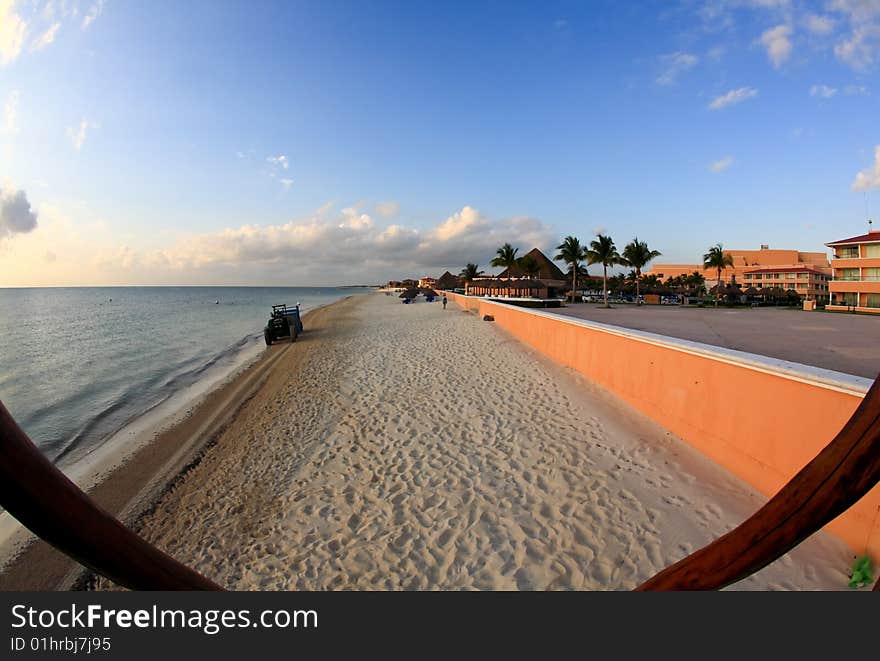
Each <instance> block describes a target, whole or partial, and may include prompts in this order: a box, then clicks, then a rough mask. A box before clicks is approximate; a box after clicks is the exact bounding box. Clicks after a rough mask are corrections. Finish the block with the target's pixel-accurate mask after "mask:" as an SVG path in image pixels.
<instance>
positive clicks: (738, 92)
mask: <svg viewBox="0 0 880 661" xmlns="http://www.w3.org/2000/svg"><path fill="white" fill-rule="evenodd" d="M755 96H758V90H756V89H755V88H754V87H740V88H739V89H735V90H730V91H729V92H728V93H727V94H722V95H721V96H718V97H715V98H714V99H713V100H712V103H710V104H709V110H721V109H722V108H726V107H727V106H732V105H735V104H737V103H742V102H743V101H746V100H748V99H751V98H752V97H755Z"/></svg>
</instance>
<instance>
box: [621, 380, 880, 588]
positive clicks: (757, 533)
mask: <svg viewBox="0 0 880 661" xmlns="http://www.w3.org/2000/svg"><path fill="white" fill-rule="evenodd" d="M878 481H880V377H878V378H877V379H875V380H874V384H873V385H872V386H871V389H870V390H869V391H868V394H867V395H865V398H864V399H863V400H862V403H861V404H859V407H858V408H857V409H856V411H855V413H853V415H852V417H851V418H850V419H849V421H848V422H847V423H846V425H844V427H843V429H842V430H840V432H839V433H838V434H837V436H835V437H834V439H833V440H832V441H831V442H830V443H829V444H828V445H827V446H826V447H825V449H823V450H822V451H821V452H820V453H819V454H818V455H816V457H815V458H814V459H813V460H812V461H810V462H809V463H808V464H807V465H806V466H804V468H803V469H801V471H800V472H799V473H798V474H797V475H795V476H794V477H793V478H792V479H791V480H790V481H789V482H788V484H786V485H785V486H784V487H782V489H781V490H780V491H779V493H777V494H776V495H775V496H774V497H773V498H772V499H770V501H769V502H768V503H767V504H766V505H764V507H762V508H761V509H760V510H758V511H757V512H756V513H755V514H753V515H752V516H751V517H749V518H748V519H746V520H745V521H744V522H743V523H742V524H740V525H739V526H738V527H736V528H735V529H733V530H731V531H730V532H729V533H727V534H726V535H724V536H723V537H719V538H718V539H717V540H715V541H714V542H712V543H711V544H709V545H708V546H706V547H704V548H702V549H700V550H699V551H696V552H695V553H692V554H691V555H689V556H688V557H686V558H684V559H683V560H680V561H678V562H676V563H675V564H674V565H672V566H670V567H667V568H666V569H664V570H663V571H661V572H660V573H658V574H657V575H656V576H654V577H653V578H650V579H649V580H647V581H646V582H645V583H643V584H642V585H640V586H639V587H638V588H636V590H717V589H720V588H723V587H724V586H726V585H730V584H731V583H735V582H736V581H739V580H741V579H743V578H745V577H746V576H749V575H751V574H754V573H755V572H756V571H758V570H760V569H762V568H763V567H765V566H766V565H768V564H770V563H771V562H773V561H774V560H776V559H777V558H779V557H780V556H782V555H783V554H785V553H787V552H788V551H789V550H791V549H792V548H794V547H795V546H797V545H798V544H799V543H800V542H802V541H803V540H804V539H806V538H807V537H809V536H810V535H811V534H813V533H814V532H816V531H817V530H819V529H820V528H821V527H822V526H824V525H825V524H827V523H828V522H830V521H831V520H833V519H834V518H835V517H837V516H838V515H839V514H841V513H843V512H845V511H846V510H847V509H849V507H851V506H852V505H853V504H854V503H856V502H858V500H859V499H860V498H861V497H862V496H864V495H865V494H866V493H868V491H870V490H871V489H872V488H873V487H874V485H876V484H877V482H878Z"/></svg>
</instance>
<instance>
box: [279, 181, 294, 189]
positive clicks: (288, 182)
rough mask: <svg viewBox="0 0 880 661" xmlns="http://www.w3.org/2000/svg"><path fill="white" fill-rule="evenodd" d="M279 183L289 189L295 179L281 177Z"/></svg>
mask: <svg viewBox="0 0 880 661" xmlns="http://www.w3.org/2000/svg"><path fill="white" fill-rule="evenodd" d="M278 183H279V184H281V185H282V186H284V190H285V191H289V190H290V187H291V186H293V179H279V180H278Z"/></svg>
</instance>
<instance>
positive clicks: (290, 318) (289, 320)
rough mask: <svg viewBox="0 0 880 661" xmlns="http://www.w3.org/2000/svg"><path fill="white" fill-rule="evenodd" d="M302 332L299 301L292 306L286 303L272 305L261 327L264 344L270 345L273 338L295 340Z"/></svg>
mask: <svg viewBox="0 0 880 661" xmlns="http://www.w3.org/2000/svg"><path fill="white" fill-rule="evenodd" d="M302 332H303V325H302V320H301V319H300V317H299V303H297V304H296V306H294V307H291V308H289V307H287V305H286V304H284V303H282V304H281V305H273V306H272V316H271V317H269V321H268V322H267V323H266V327H265V328H264V329H263V338H264V339H265V340H266V346H271V344H272V343H273V342H274V341H275V340H280V339H286V338H290V341H291V342H296V338H297V336H298V335H299V334H300V333H302Z"/></svg>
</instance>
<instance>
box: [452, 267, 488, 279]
mask: <svg viewBox="0 0 880 661" xmlns="http://www.w3.org/2000/svg"><path fill="white" fill-rule="evenodd" d="M481 275H483V272H482V271H481V270H480V267H479V266H478V265H477V264H468V265H467V266H465V267H464V268H463V269H462V270H461V273H459V274H458V276H459V277H460V278H461V279H462V280H464V281H465V282H473V280H474V279H475V278H479V277H480V276H481Z"/></svg>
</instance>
